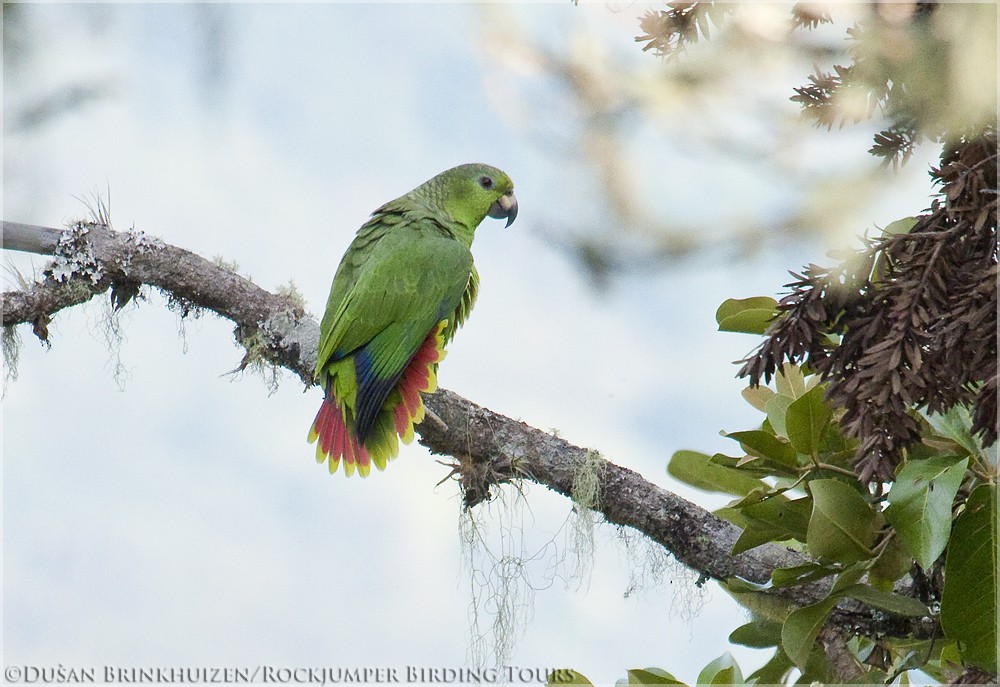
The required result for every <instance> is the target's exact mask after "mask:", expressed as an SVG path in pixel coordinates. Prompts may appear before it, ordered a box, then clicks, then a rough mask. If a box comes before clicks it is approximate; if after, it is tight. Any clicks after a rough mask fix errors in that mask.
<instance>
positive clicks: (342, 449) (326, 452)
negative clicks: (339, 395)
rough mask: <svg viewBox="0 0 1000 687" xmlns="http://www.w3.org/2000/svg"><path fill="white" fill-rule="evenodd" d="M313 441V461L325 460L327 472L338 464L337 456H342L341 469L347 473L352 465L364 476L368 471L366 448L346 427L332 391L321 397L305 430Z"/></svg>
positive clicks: (368, 460) (349, 473) (342, 413)
mask: <svg viewBox="0 0 1000 687" xmlns="http://www.w3.org/2000/svg"><path fill="white" fill-rule="evenodd" d="M317 439H318V441H317ZM314 441H316V462H317V463H322V462H323V461H324V460H329V466H330V474H331V475H332V474H333V473H335V472H336V471H337V468H339V467H340V459H341V458H343V459H344V473H345V474H346V475H347V476H348V477H350V476H351V475H353V474H354V470H355V469H357V471H358V473H359V474H360V475H361V476H362V477H367V476H368V473H369V472H371V469H372V467H371V466H372V459H371V456H370V455H369V453H368V449H366V448H365V447H364V445H363V444H362V443H360V442H359V441H358V440H357V438H356V437H355V436H354V433H353V432H351V431H350V430H348V429H347V423H346V422H345V421H344V411H343V410H342V409H341V408H340V405H339V404H338V403H337V401H336V399H335V398H334V396H333V394H327V397H326V398H325V399H323V405H321V406H320V407H319V412H318V413H316V419H315V420H314V421H313V425H312V428H311V429H310V430H309V443H310V444H311V443H312V442H314Z"/></svg>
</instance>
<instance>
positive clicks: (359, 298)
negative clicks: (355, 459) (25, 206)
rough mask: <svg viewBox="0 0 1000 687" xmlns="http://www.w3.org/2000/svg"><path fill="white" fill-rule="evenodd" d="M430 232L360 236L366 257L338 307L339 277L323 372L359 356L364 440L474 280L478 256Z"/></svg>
mask: <svg viewBox="0 0 1000 687" xmlns="http://www.w3.org/2000/svg"><path fill="white" fill-rule="evenodd" d="M427 229H428V230H421V228H420V227H419V226H407V227H405V228H402V227H400V228H397V229H396V230H395V231H383V232H380V234H381V235H380V236H378V237H377V240H375V241H374V242H373V241H372V240H371V239H372V238H374V237H373V236H371V235H370V234H372V233H374V232H369V233H361V234H359V236H358V238H357V239H355V242H356V243H357V242H358V240H359V239H362V238H366V239H368V241H367V242H366V243H364V244H363V245H362V246H361V247H360V248H361V249H362V250H363V252H364V255H362V253H361V252H360V251H359V252H357V253H356V254H355V255H354V256H353V258H354V259H353V260H352V262H351V264H350V265H349V267H350V269H351V272H350V274H349V276H350V277H351V279H350V282H349V283H347V285H346V286H342V287H341V290H342V291H343V297H342V300H341V301H340V302H339V303H337V304H336V305H334V304H333V301H334V294H335V293H336V292H337V290H338V289H337V287H338V284H337V283H336V281H337V280H336V279H335V280H334V281H335V283H334V288H333V290H332V291H333V293H331V303H330V306H333V307H334V308H335V311H334V314H333V315H332V316H331V315H330V310H329V306H328V311H327V316H325V317H324V326H323V331H324V336H323V337H322V340H321V342H320V351H319V365H318V369H319V370H320V371H322V370H323V369H324V368H325V367H326V366H327V365H328V364H329V363H330V362H333V361H337V360H341V359H343V358H345V357H347V356H351V355H353V357H354V368H355V377H356V383H357V391H356V395H355V399H354V404H353V405H354V416H355V433H356V435H357V437H358V439H359V440H361V441H364V439H365V437H366V435H367V433H368V431H369V430H370V429H371V427H372V425H373V424H374V423H375V421H376V419H377V417H378V414H379V411H380V410H381V408H382V405H383V404H384V402H385V400H386V398H387V397H388V396H389V394H390V393H391V392H392V390H393V388H394V387H395V386H396V383H397V382H398V381H399V378H400V376H401V375H402V374H403V372H404V370H405V369H406V366H407V365H408V364H409V362H410V360H411V358H413V356H414V354H415V353H416V352H417V351H418V349H419V348H420V346H421V344H422V343H423V342H424V340H425V339H426V338H427V336H428V334H429V333H430V332H431V331H432V330H433V329H434V328H435V327H436V326H437V325H438V324H439V323H440V322H441V321H442V320H447V319H449V318H452V317H453V313H454V312H455V311H456V309H457V308H458V306H459V304H460V303H461V302H462V298H463V294H465V292H466V289H467V287H468V285H469V280H470V276H471V274H472V271H473V262H472V253H471V252H470V251H469V249H468V248H466V247H465V246H464V245H462V244H461V243H459V242H458V241H456V240H454V239H452V238H450V237H448V236H445V235H443V234H442V233H440V232H439V231H438V230H436V228H435V227H428V228H427ZM353 247H354V246H353V244H352V248H353ZM351 252H352V251H349V253H351ZM358 257H363V259H362V260H356V258H358ZM348 259H349V256H345V261H347V260H348ZM339 276H340V271H338V277H339ZM327 317H329V318H330V320H329V323H328V322H327ZM327 324H329V326H328V327H327Z"/></svg>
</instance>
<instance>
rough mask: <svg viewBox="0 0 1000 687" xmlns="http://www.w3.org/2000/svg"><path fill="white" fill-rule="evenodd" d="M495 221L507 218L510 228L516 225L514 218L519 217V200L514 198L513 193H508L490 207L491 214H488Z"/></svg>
mask: <svg viewBox="0 0 1000 687" xmlns="http://www.w3.org/2000/svg"><path fill="white" fill-rule="evenodd" d="M486 214H488V215H489V216H490V217H492V218H493V219H504V218H505V217H506V218H507V225H506V226H508V227H509V226H510V225H511V224H513V223H514V218H515V217H517V198H515V197H514V192H513V191H507V193H505V194H503V195H502V196H500V197H499V198H497V200H496V201H495V202H494V203H493V205H491V206H490V210H489V212H487V213H486Z"/></svg>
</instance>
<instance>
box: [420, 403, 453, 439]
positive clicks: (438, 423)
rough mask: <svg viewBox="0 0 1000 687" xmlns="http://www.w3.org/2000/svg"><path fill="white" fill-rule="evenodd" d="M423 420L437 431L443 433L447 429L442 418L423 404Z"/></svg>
mask: <svg viewBox="0 0 1000 687" xmlns="http://www.w3.org/2000/svg"><path fill="white" fill-rule="evenodd" d="M424 422H429V423H431V424H432V425H434V428H435V429H436V430H438V431H439V432H442V433H443V432H447V431H448V425H446V424H445V422H444V420H442V419H441V418H440V417H438V414H437V413H435V412H434V411H433V410H431V409H430V408H428V407H427V406H424Z"/></svg>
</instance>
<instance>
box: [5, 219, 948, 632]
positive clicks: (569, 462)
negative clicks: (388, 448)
mask: <svg viewBox="0 0 1000 687" xmlns="http://www.w3.org/2000/svg"><path fill="white" fill-rule="evenodd" d="M3 232H4V236H3V247H4V248H5V249H11V250H22V251H29V252H35V253H40V254H47V255H54V256H55V260H54V262H53V263H52V265H50V266H49V267H48V268H47V269H46V270H45V277H44V278H43V279H42V280H40V281H37V282H35V283H33V284H30V285H28V287H27V288H26V289H25V290H23V291H8V292H6V293H4V294H3V297H2V298H3V301H2V303H3V324H4V326H5V327H10V326H15V325H17V324H22V323H31V324H33V325H34V326H35V331H36V334H38V335H39V336H40V338H42V339H43V340H47V333H46V332H45V331H44V323H47V322H48V321H49V320H50V319H51V317H52V316H53V315H55V314H56V313H57V312H58V311H59V310H62V309H63V308H67V307H71V306H73V305H76V304H79V303H83V302H85V301H87V300H89V299H90V298H92V297H94V296H96V295H98V294H102V293H106V292H108V291H110V292H111V297H112V300H113V302H115V303H116V304H122V303H124V302H127V301H128V300H129V299H130V298H132V297H134V296H135V295H136V294H137V293H138V287H139V285H142V284H145V285H150V286H153V287H155V288H157V289H159V290H160V291H162V292H163V293H164V294H165V295H166V296H167V298H168V299H172V300H174V301H175V302H180V303H182V304H185V305H186V306H188V307H191V308H205V309H209V310H212V311H213V312H215V313H217V314H219V315H220V316H222V317H225V318H227V319H229V320H232V321H233V322H234V323H235V324H236V329H237V337H238V338H240V339H241V340H244V339H243V337H246V336H248V335H254V334H262V335H263V339H264V341H265V342H266V349H265V350H264V351H263V355H265V356H266V357H267V358H268V360H269V361H270V362H273V363H274V364H276V365H280V366H282V367H285V368H287V369H289V370H291V371H292V372H294V373H295V374H296V375H298V376H299V378H301V379H302V380H303V381H304V382H305V383H306V384H307V385H311V384H312V371H313V367H314V366H315V362H316V352H317V343H318V339H319V326H318V324H317V322H316V320H315V319H313V318H312V317H311V316H309V315H307V314H306V313H305V312H304V311H303V310H302V309H301V308H300V307H298V306H296V305H295V304H294V303H292V302H291V301H289V300H288V299H287V298H284V297H282V296H279V295H276V294H272V293H269V292H267V291H265V290H263V289H261V288H260V287H258V286H257V285H255V284H254V283H253V282H251V281H250V280H248V279H245V278H244V277H241V276H240V275H238V274H235V273H234V272H232V271H231V270H229V269H227V268H226V267H225V266H222V265H219V264H216V263H213V262H211V261H209V260H205V259H204V258H202V257H200V256H198V255H195V254H194V253H191V252H190V251H187V250H184V249H181V248H177V247H175V246H170V245H167V244H165V243H163V242H162V241H159V240H158V239H150V238H148V237H146V236H144V235H142V234H140V233H136V232H117V231H114V230H112V229H110V228H108V227H106V226H102V225H97V224H78V225H76V226H74V227H73V228H71V229H67V230H64V231H60V230H57V229H51V228H48V227H37V226H32V225H24V224H17V223H12V222H3ZM39 323H43V324H42V327H41V331H40V328H39ZM425 402H426V405H427V408H428V409H429V410H430V411H431V413H433V416H434V417H435V418H437V419H438V420H439V421H431V422H425V423H423V424H421V425H420V426H419V427H418V431H419V432H420V435H421V439H420V441H421V443H422V444H424V445H425V446H427V447H428V448H429V449H430V450H431V451H433V452H435V453H439V454H445V455H450V456H452V457H454V458H455V459H456V460H457V463H456V464H455V466H454V470H453V474H454V475H455V476H456V478H457V479H459V480H460V482H461V485H462V489H463V493H464V497H465V502H466V504H467V505H468V506H469V507H472V506H475V505H477V504H478V503H480V502H482V501H484V500H487V499H488V498H489V495H490V490H491V488H493V487H496V486H497V485H501V484H505V483H515V482H519V481H524V480H527V481H531V482H535V483H537V484H541V485H544V486H546V487H548V488H550V489H552V490H554V491H556V492H558V493H560V494H562V495H564V496H567V497H570V498H572V493H573V485H574V481H575V480H576V478H577V476H578V475H579V474H580V472H581V471H582V470H583V469H584V466H585V465H586V466H587V469H590V470H593V471H594V473H595V474H596V475H597V476H598V482H599V488H598V498H597V501H596V503H594V504H588V507H592V508H593V510H595V511H597V512H600V513H601V514H602V515H603V516H604V518H605V519H606V520H607V521H608V522H610V523H614V524H618V525H623V526H628V527H631V528H633V529H635V530H638V531H639V532H641V533H642V534H644V535H646V536H647V537H649V538H651V539H652V540H653V541H655V542H657V543H659V544H661V545H662V546H663V547H664V548H666V549H667V550H668V551H669V552H670V553H671V554H673V555H674V556H675V557H676V558H677V559H678V560H679V561H681V562H682V563H684V564H685V565H687V566H689V567H690V568H692V569H693V570H695V571H697V572H698V573H699V574H700V575H701V578H702V580H707V579H715V580H719V581H722V582H726V581H732V580H738V579H740V580H746V581H749V582H753V583H757V584H764V583H766V582H767V581H768V580H769V579H770V576H771V572H772V571H773V570H775V569H776V568H783V567H790V566H794V565H800V564H802V563H804V562H806V561H805V559H803V558H802V556H800V555H799V554H797V553H795V552H793V551H790V550H788V549H785V548H782V547H780V546H777V545H770V544H769V545H764V546H759V547H757V548H755V549H752V550H750V551H747V552H744V553H741V554H739V555H735V556H734V555H732V554H731V553H730V551H731V550H732V546H733V544H734V543H735V542H736V540H737V538H738V537H739V534H740V530H739V529H738V528H737V527H735V526H733V525H732V524H730V523H728V522H726V521H724V520H721V519H720V518H717V517H716V516H714V515H712V514H711V513H709V512H708V511H706V510H704V509H702V508H700V507H698V506H696V505H695V504H693V503H691V502H689V501H686V500H685V499H683V498H681V497H679V496H677V495H675V494H673V493H671V492H669V491H667V490H666V489H663V488H662V487H659V486H657V485H655V484H652V483H651V482H649V481H647V480H646V479H644V478H643V477H642V476H641V475H639V474H637V473H635V472H633V471H631V470H629V469H627V468H623V467H620V466H618V465H615V464H614V463H611V462H609V461H606V460H604V459H603V458H597V457H595V456H594V454H593V452H592V451H588V450H587V449H584V448H581V447H578V446H574V445H572V444H570V443H569V442H567V441H565V440H563V439H560V438H558V437H556V436H553V435H552V434H550V433H547V432H543V431H541V430H538V429H535V428H533V427H529V426H528V425H526V424H524V423H521V422H518V421H516V420H512V419H510V418H508V417H505V416H503V415H500V414H498V413H494V412H492V411H490V410H488V409H487V408H483V407H481V406H478V405H476V404H475V403H473V402H471V401H469V400H467V399H465V398H462V397H461V396H459V395H457V394H455V393H453V392H450V391H447V390H443V389H442V390H439V391H437V392H435V393H433V394H427V395H426V396H425ZM828 591H829V583H828V582H825V581H820V582H816V583H812V584H809V585H803V586H799V587H790V588H785V589H772V590H768V591H767V592H766V593H767V594H768V595H769V596H773V597H776V598H777V599H779V600H781V601H783V602H787V603H789V604H794V605H795V606H803V605H807V604H810V603H814V602H816V601H818V600H820V599H822V598H823V597H824V596H825V595H826V593H827V592H828ZM832 621H833V622H834V623H835V624H836V625H838V626H839V627H841V628H844V629H846V630H848V631H850V632H860V633H864V634H869V635H890V636H907V635H914V636H919V637H929V636H933V635H935V634H936V633H937V632H938V628H937V624H936V623H935V622H934V621H933V620H931V619H926V618H924V619H912V618H911V619H906V618H899V617H894V616H889V615H887V614H885V613H881V612H877V611H873V610H872V609H870V608H867V607H866V606H864V605H862V604H860V603H858V602H855V601H852V600H844V601H842V602H841V604H840V605H839V606H838V608H837V610H836V611H835V612H834V614H833V616H832Z"/></svg>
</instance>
